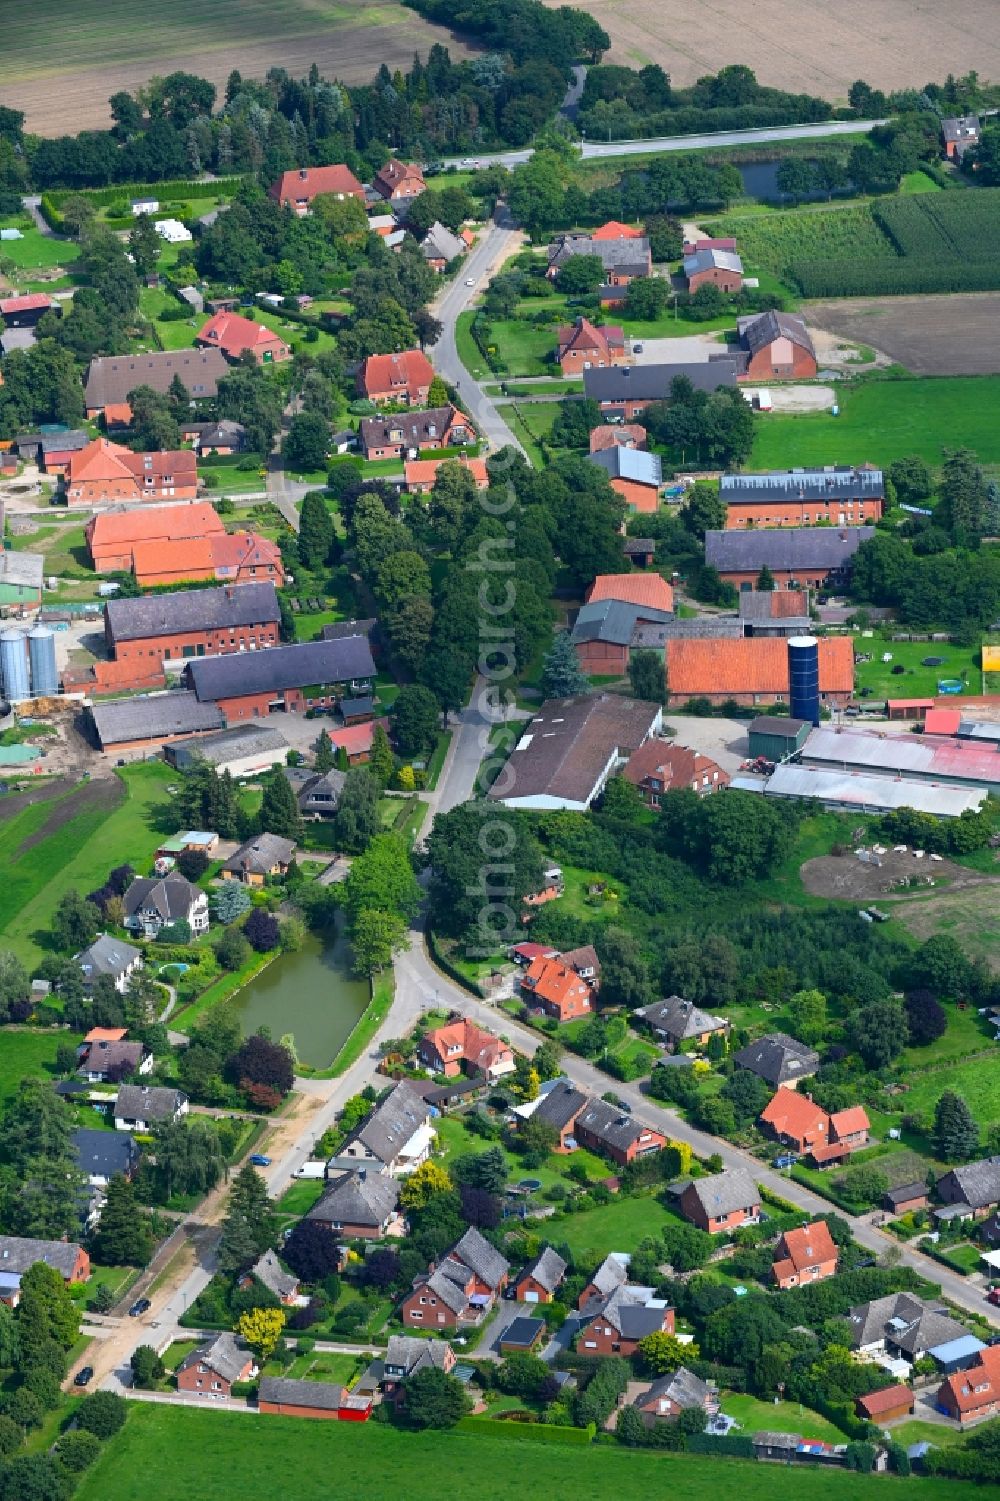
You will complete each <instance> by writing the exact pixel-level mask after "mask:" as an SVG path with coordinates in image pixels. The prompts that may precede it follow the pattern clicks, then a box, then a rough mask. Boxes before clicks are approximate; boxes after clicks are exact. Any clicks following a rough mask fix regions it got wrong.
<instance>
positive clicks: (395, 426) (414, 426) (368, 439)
mask: <svg viewBox="0 0 1000 1501" xmlns="http://www.w3.org/2000/svg"><path fill="white" fill-rule="evenodd" d="M456 415H457V416H462V415H463V414H462V413H460V412H459V411H458V408H457V407H453V406H452V405H451V403H450V402H449V403H448V405H447V406H443V407H424V408H422V409H421V410H420V411H418V412H394V413H393V414H392V416H391V417H362V419H361V443H362V446H363V447H364V448H366V449H367V448H391V447H395V446H396V445H397V444H399V443H402V444H403V445H404V447H406V448H424V447H426V446H427V444H428V443H436V442H437V441H438V440H439V438H440V437H441V434H442V433H443V432H445V431H446V430H447V428H448V425H449V423H451V422H452V421H453V420H454V418H455V416H456ZM396 432H398V433H399V434H400V436H399V437H398V438H396V437H391V436H390V434H392V433H396Z"/></svg>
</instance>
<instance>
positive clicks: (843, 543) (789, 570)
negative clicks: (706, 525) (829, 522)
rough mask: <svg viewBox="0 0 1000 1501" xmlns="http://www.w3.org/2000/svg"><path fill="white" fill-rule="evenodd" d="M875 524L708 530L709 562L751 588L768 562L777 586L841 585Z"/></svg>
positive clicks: (732, 580) (729, 581)
mask: <svg viewBox="0 0 1000 1501" xmlns="http://www.w3.org/2000/svg"><path fill="white" fill-rule="evenodd" d="M874 535H875V528H874V527H873V526H841V527H830V526H795V527H792V526H787V527H772V528H768V527H760V528H751V529H750V530H749V531H745V530H744V531H725V532H706V533H705V562H706V563H709V564H711V566H712V567H713V568H715V569H717V571H718V573H719V574H720V576H721V577H722V578H723V579H725V581H726V583H727V584H734V585H735V586H736V588H737V589H752V588H753V587H754V585H755V584H756V582H757V576H758V574H759V573H760V570H761V569H762V568H768V569H770V571H771V574H772V576H773V578H774V582H775V584H776V585H777V586H778V588H779V589H788V588H800V589H837V588H842V587H843V585H844V584H846V583H847V581H848V579H849V578H850V575H851V567H852V564H853V562H854V554H855V553H856V552H857V550H858V548H859V547H860V546H861V544H862V542H867V541H868V540H869V538H870V537H874Z"/></svg>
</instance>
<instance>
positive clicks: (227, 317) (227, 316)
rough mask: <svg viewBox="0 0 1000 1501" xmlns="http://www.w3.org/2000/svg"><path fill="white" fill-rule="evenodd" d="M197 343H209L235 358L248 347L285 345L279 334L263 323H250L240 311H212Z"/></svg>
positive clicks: (260, 347) (263, 347)
mask: <svg viewBox="0 0 1000 1501" xmlns="http://www.w3.org/2000/svg"><path fill="white" fill-rule="evenodd" d="M198 341H199V343H202V342H204V343H207V344H210V345H211V346H212V347H213V348H214V349H221V350H222V352H223V353H224V354H227V355H229V356H230V357H232V358H235V357H237V356H239V355H241V354H245V353H246V351H247V350H248V349H266V348H268V347H269V346H271V345H273V344H280V345H281V346H282V347H283V348H284V347H285V341H284V339H283V338H282V337H281V335H280V334H276V333H275V332H274V330H273V329H271V328H267V327H266V326H265V324H263V323H252V322H251V321H250V319H249V318H244V317H243V316H242V315H241V314H240V313H214V314H213V316H212V317H211V318H209V320H208V322H207V323H206V324H205V325H204V327H203V328H202V329H201V330H200V331H199V333H198Z"/></svg>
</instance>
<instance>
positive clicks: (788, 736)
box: [749, 714, 812, 763]
mask: <svg viewBox="0 0 1000 1501" xmlns="http://www.w3.org/2000/svg"><path fill="white" fill-rule="evenodd" d="M811 729H812V725H811V724H810V723H809V721H808V720H807V719H792V718H791V717H790V716H789V715H786V714H782V715H777V714H758V716H757V718H756V719H754V720H752V721H751V724H750V731H749V733H750V759H751V760H752V761H753V760H756V758H757V757H758V756H763V757H764V760H765V761H774V762H775V763H777V762H779V761H785V760H787V759H788V757H789V756H794V755H795V754H796V752H797V751H800V750H801V749H802V747H803V745H804V744H805V741H806V737H807V735H808V734H809V731H810V730H811Z"/></svg>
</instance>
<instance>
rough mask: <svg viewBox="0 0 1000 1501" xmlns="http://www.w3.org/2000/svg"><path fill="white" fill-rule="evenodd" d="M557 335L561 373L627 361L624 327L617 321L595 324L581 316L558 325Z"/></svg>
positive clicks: (557, 350)
mask: <svg viewBox="0 0 1000 1501" xmlns="http://www.w3.org/2000/svg"><path fill="white" fill-rule="evenodd" d="M556 338H557V340H558V343H557V347H556V359H557V360H558V361H559V364H560V365H561V366H562V372H563V375H576V374H577V373H578V372H579V371H581V370H586V369H589V368H590V366H591V365H597V366H598V367H602V366H606V365H626V364H628V361H629V358H630V356H629V350H628V344H627V342H626V339H625V333H624V330H623V329H621V328H620V327H619V326H618V325H617V324H612V323H607V324H603V325H602V326H601V327H598V326H597V325H595V324H593V323H591V321H590V319H589V318H583V317H580V318H577V320H576V322H575V323H564V324H563V325H562V326H561V327H560V328H559V329H557V330H556Z"/></svg>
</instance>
